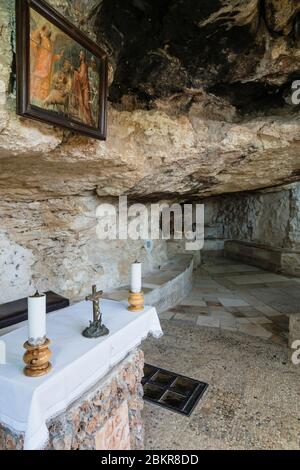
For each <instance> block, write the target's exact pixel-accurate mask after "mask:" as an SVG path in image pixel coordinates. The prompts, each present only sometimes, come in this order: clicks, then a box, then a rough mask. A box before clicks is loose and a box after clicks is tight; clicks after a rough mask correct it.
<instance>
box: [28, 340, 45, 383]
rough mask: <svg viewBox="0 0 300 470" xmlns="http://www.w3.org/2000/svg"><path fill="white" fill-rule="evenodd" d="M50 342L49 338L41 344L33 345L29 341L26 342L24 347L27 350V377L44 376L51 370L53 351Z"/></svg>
mask: <svg viewBox="0 0 300 470" xmlns="http://www.w3.org/2000/svg"><path fill="white" fill-rule="evenodd" d="M49 344H50V341H49V339H47V340H46V341H45V343H44V344H41V345H40V346H31V345H30V344H29V343H28V342H26V343H25V344H24V348H25V349H26V350H27V351H26V353H25V354H24V357H23V359H24V362H25V364H26V367H25V369H24V374H25V375H26V376H27V377H42V376H43V375H46V374H48V373H49V372H50V371H51V369H52V365H51V364H50V362H49V359H50V357H51V356H52V352H51V351H50V349H49Z"/></svg>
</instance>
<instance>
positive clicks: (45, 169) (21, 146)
mask: <svg viewBox="0 0 300 470" xmlns="http://www.w3.org/2000/svg"><path fill="white" fill-rule="evenodd" d="M14 3H15V2H14V0H7V1H2V2H1V3H0V263H1V264H0V269H1V273H0V285H1V290H0V303H1V302H5V301H9V300H13V299H16V298H19V297H21V296H25V295H28V293H29V292H30V291H31V290H32V289H33V287H34V286H35V285H36V283H37V281H39V284H38V286H39V287H40V288H41V289H53V290H55V291H57V292H58V293H62V294H64V295H66V296H68V297H70V298H71V299H72V300H76V299H77V298H82V296H83V295H84V294H85V293H86V292H87V290H89V289H90V285H91V283H93V282H97V283H98V285H99V287H102V288H104V289H109V288H112V287H114V286H116V285H120V284H122V283H126V282H127V272H128V265H129V263H130V262H131V261H132V260H134V259H135V258H136V257H138V258H140V259H142V260H143V261H144V268H145V271H147V270H149V269H150V268H151V267H156V266H157V265H158V264H161V262H162V261H163V260H164V259H165V258H166V249H165V244H164V243H162V242H159V243H155V244H154V250H153V252H152V253H147V252H146V251H145V249H144V246H143V242H129V243H127V242H126V241H122V242H118V241H116V242H107V243H105V242H99V240H97V238H96V232H95V227H96V224H97V220H96V216H95V208H96V207H97V205H98V204H99V203H101V201H104V200H106V199H105V198H107V197H118V196H119V195H124V194H126V195H128V196H129V197H130V198H132V199H134V200H139V201H145V200H146V201H150V200H155V201H157V200H159V199H168V198H172V199H178V200H181V201H183V200H186V199H187V198H188V200H189V201H190V200H196V199H197V198H199V197H206V196H211V195H218V194H223V193H228V192H234V191H245V190H251V189H257V188H262V187H270V186H272V185H274V184H279V183H280V182H284V181H293V180H294V179H297V178H298V171H299V168H300V159H299V155H300V152H299V130H300V121H299V116H298V115H297V114H296V113H294V112H293V109H292V108H289V109H287V110H282V112H280V113H278V114H276V113H277V111H273V110H268V113H267V114H264V113H263V112H260V113H259V114H258V115H253V114H252V115H245V116H240V114H239V112H238V110H237V109H236V108H235V106H234V105H232V104H230V103H229V102H228V100H225V99H223V98H222V97H221V96H215V95H214V94H213V93H208V92H207V91H206V89H205V87H204V85H205V83H204V82H205V80H204V79H203V80H204V81H203V80H199V79H198V78H197V80H191V82H190V84H189V86H188V87H187V86H184V87H183V88H180V89H179V90H178V93H175V94H174V93H173V91H172V94H171V95H170V93H169V92H168V93H167V92H166V93H165V94H164V93H162V94H161V96H160V97H159V99H155V98H153V99H152V98H151V100H152V101H151V106H150V107H149V108H147V106H145V105H140V104H139V102H138V100H137V99H136V97H133V96H131V94H130V90H128V95H126V94H125V95H124V96H123V97H122V99H121V100H120V102H119V103H115V102H113V101H112V102H110V104H109V116H108V139H107V141H106V142H98V141H95V140H91V139H88V138H86V137H82V136H79V135H73V134H72V133H70V132H67V131H64V130H62V129H59V128H54V127H53V126H50V125H47V124H43V123H37V122H33V121H31V120H27V119H22V118H19V117H18V116H17V115H16V81H15V78H16V76H15V74H16V69H15V13H14ZM50 3H51V4H52V5H53V6H54V7H56V8H58V9H59V10H60V11H61V12H62V13H63V14H64V15H66V16H67V17H68V18H70V19H71V20H72V21H73V22H74V23H75V24H76V25H77V26H79V27H80V28H82V29H83V30H85V31H86V32H87V33H88V34H90V35H91V37H93V38H95V37H96V36H97V34H96V32H95V31H96V29H95V28H96V26H97V25H96V23H95V22H96V20H97V21H98V20H99V15H100V17H101V18H102V16H101V15H105V14H106V13H107V10H105V9H104V10H103V11H102V10H101V5H102V4H104V3H105V4H106V7H108V6H109V2H100V1H98V0H93V1H87V0H78V1H76V2H75V1H73V0H51V1H50ZM178 3H180V2H178ZM97 5H98V6H100V7H99V8H100V10H99V9H97ZM134 8H136V7H134ZM191 11H193V9H191ZM105 12H106V13H105ZM134 12H135V10H134V11H133V14H134ZM195 12H196V10H195ZM195 14H196V13H195ZM197 14H202V13H201V12H198V10H197ZM82 18H84V21H82ZM101 18H100V19H101ZM102 19H103V18H102ZM104 19H105V18H104ZM251 21H252V20H251ZM106 23H107V27H108V31H107V32H108V33H110V32H111V29H112V26H111V24H110V22H109V20H107V21H106ZM125 26H126V25H125ZM226 28H227V27H226ZM226 30H228V28H227V29H225V31H224V34H226ZM114 31H115V32H116V37H119V36H122V32H118V31H116V30H114ZM102 33H103V31H102ZM104 33H105V31H104ZM265 34H267V33H265ZM102 36H103V34H102ZM104 36H105V34H104ZM125 39H126V38H125ZM268 40H269V39H268ZM278 40H280V38H279V39H278ZM255 41H256V39H255ZM282 41H283V42H282V44H281V43H280V44H281V46H282V47H279V45H280V44H279V43H278V41H277V39H276V38H275V39H274V40H273V39H272V41H270V48H269V49H268V51H269V52H268V53H270V54H271V53H273V52H274V54H275V52H276V54H277V55H276V61H275V62H276V64H275V65H276V67H275V69H274V70H273V72H274V73H273V72H272V73H273V75H272V76H274V77H275V76H277V78H278V84H279V85H281V84H282V83H284V81H285V77H286V75H289V74H290V73H291V71H292V70H294V69H295V68H296V67H297V61H296V56H297V54H298V52H297V50H296V49H295V48H294V47H292V48H291V49H289V41H288V40H287V39H286V38H285V39H282ZM124 44H125V45H126V40H125V41H124ZM103 45H104V46H105V44H103ZM211 45H212V46H213V47H215V43H213V44H211ZM209 47H210V46H209ZM260 49H261V48H260ZM110 52H111V54H110V62H111V75H110V80H111V81H113V79H114V76H113V71H114V67H113V66H114V65H115V64H114V61H115V60H116V57H117V55H118V54H114V51H110ZM251 54H252V53H251ZM253 54H254V53H253ZM253 54H252V55H253ZM198 55H199V54H198V49H197V56H198ZM208 55H209V54H208ZM252 55H250V56H249V60H250V59H251V60H252ZM156 56H157V57H160V60H162V61H164V60H166V61H167V62H168V63H170V64H172V63H173V62H174V60H175V59H176V58H175V59H174V58H173V59H174V60H173V59H172V60H171V58H170V57H171V56H170V54H169V53H168V52H167V50H166V51H162V50H161V49H160V48H159V49H158V51H157V55H156ZM119 57H121V58H122V55H121V54H120V55H119ZM235 57H236V56H235ZM245 57H246V56H245ZM236 58H237V59H238V57H236ZM120 60H121V59H120ZM176 60H177V59H176ZM176 60H175V62H176ZM175 62H174V63H175ZM177 62H178V60H177ZM280 63H284V64H286V68H284V67H283V66H280ZM251 64H252V63H251ZM253 64H254V65H253ZM253 64H252V65H253V67H252V65H251V67H250V68H251V70H252V71H253V74H254V75H251V74H250V75H251V76H249V77H248V78H249V79H250V81H251V83H252V81H253V80H260V77H265V76H266V74H267V75H268V74H269V67H270V66H271V65H272V64H273V65H274V61H273V60H271V59H270V57H263V58H261V57H259V58H257V60H255V61H254V63H253ZM266 64H267V65H266ZM180 67H183V65H181V66H180ZM242 68H243V67H242ZM158 69H159V70H161V68H160V67H158ZM207 69H208V68H207V67H204V69H203V70H207ZM230 69H231V70H234V67H231V68H230ZM174 70H176V69H174ZM199 70H200V69H199ZM210 70H211V71H212V72H213V71H214V70H216V67H215V66H214V64H212V67H210ZM220 70H221V69H220ZM247 70H248V69H247V68H246V67H245V68H243V75H242V79H243V81H245V80H246V79H247V76H246V75H247V73H248V72H247ZM200 71H201V70H200ZM239 73H241V71H240V72H239ZM249 73H250V72H249ZM251 73H252V72H251ZM188 74H189V71H188V70H187V71H185V72H184V75H185V76H187V77H188ZM175 76H176V71H175V72H174V73H173V75H172V74H171V75H170V74H166V78H168V77H171V78H172V77H173V78H172V79H174V77H175ZM171 78H170V80H171ZM204 78H205V77H204ZM206 78H207V77H206ZM233 78H234V80H240V79H241V78H240V77H239V76H236V77H233ZM274 80H275V78H274ZM159 82H160V83H161V87H162V89H163V87H164V86H165V85H168V90H169V89H172V90H173V87H171V88H170V83H169V82H168V80H167V79H166V81H165V80H161V79H160V80H159ZM276 83H277V82H276ZM210 84H212V83H210ZM147 90H148V89H147ZM147 90H146V91H147ZM149 90H150V88H149ZM149 90H148V91H149ZM150 91H151V90H150ZM151 93H152V92H151ZM283 162H284V164H283ZM251 201H252V200H251V198H250V199H249V201H248V202H249V204H248V206H247V207H248V209H249V214H248V215H247V210H246V209H245V208H242V207H241V206H239V207H240V209H236V210H235V211H234V214H239V216H240V215H241V216H242V218H243V220H245V223H244V224H242V227H241V228H239V227H238V226H236V227H235V228H231V229H229V228H228V227H229V225H230V226H233V225H234V224H228V223H227V222H230V217H231V214H230V213H228V215H227V216H226V217H228V220H225V218H224V219H223V218H222V216H221V215H218V220H220V225H221V226H224V227H226V230H233V233H226V234H225V236H226V237H227V236H235V232H238V233H237V235H238V236H243V237H248V236H251V237H252V238H257V239H263V238H264V233H265V238H268V236H269V235H272V236H273V234H274V236H275V238H274V243H278V244H282V243H283V240H284V239H286V236H287V235H286V234H284V226H285V221H286V219H287V218H286V213H285V209H284V207H285V204H286V205H287V204H288V202H287V200H286V199H284V200H282V201H281V202H280V204H282V206H280V207H281V211H280V212H279V213H280V214H281V215H282V217H283V218H282V220H281V221H280V223H279V225H280V230H279V231H277V229H275V227H277V222H276V220H279V215H278V208H276V210H274V211H273V215H274V217H275V219H276V220H274V221H273V222H269V225H270V226H269V227H267V230H265V228H266V222H265V216H261V217H259V218H258V219H257V222H255V221H254V214H255V213H257V212H258V209H259V207H260V203H259V202H255V203H252V202H251ZM224 210H225V209H224ZM225 212H226V211H225ZM229 212H230V210H229ZM290 212H291V213H293V214H294V215H293V216H291V217H290V218H289V226H290V228H289V235H288V236H289V237H290V239H289V243H294V244H296V243H298V242H297V240H298V238H299V237H298V235H297V220H298V219H297V217H298V215H297V212H298V209H297V204H296V205H295V206H293V203H292V202H291V201H290ZM226 213H227V212H226ZM232 216H233V214H232ZM258 221H259V222H262V223H263V224H264V227H265V228H264V227H263V228H259V223H258ZM218 223H219V222H218ZM222 224H223V225H222ZM249 224H250V225H249ZM272 224H273V225H274V230H273V229H272ZM248 225H249V227H248ZM250 232H251V234H250ZM275 232H276V233H275ZM293 237H294V238H293ZM297 237H298V238H297Z"/></svg>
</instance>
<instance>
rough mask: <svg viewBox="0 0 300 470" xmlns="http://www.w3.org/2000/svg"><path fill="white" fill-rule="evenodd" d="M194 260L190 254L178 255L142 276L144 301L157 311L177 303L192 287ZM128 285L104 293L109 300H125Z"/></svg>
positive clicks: (162, 310)
mask: <svg viewBox="0 0 300 470" xmlns="http://www.w3.org/2000/svg"><path fill="white" fill-rule="evenodd" d="M193 267H194V260H193V256H192V255H178V256H176V257H174V258H173V259H171V260H169V261H168V262H167V263H165V264H163V265H162V266H161V267H160V269H158V270H155V271H152V272H151V273H148V274H146V275H145V276H144V277H143V290H144V293H145V303H146V304H147V305H153V307H155V308H156V310H157V311H158V313H161V312H164V311H166V310H168V309H169V308H172V307H174V306H175V305H177V304H178V303H179V302H180V301H181V300H182V299H184V298H185V297H186V296H187V294H188V293H189V292H190V290H191V289H192V276H193ZM128 290H129V286H123V287H120V288H119V289H115V290H113V291H111V292H108V293H106V294H105V295H104V297H105V298H107V299H111V300H119V301H124V302H126V301H127V298H128Z"/></svg>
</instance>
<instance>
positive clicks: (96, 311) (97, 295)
mask: <svg viewBox="0 0 300 470" xmlns="http://www.w3.org/2000/svg"><path fill="white" fill-rule="evenodd" d="M102 295H103V291H102V290H99V291H98V292H97V287H96V286H93V287H92V294H90V295H88V296H86V298H85V300H87V301H90V302H93V318H94V323H95V322H97V321H100V322H101V320H102V318H101V317H102V314H101V311H100V305H99V303H100V300H101V298H102Z"/></svg>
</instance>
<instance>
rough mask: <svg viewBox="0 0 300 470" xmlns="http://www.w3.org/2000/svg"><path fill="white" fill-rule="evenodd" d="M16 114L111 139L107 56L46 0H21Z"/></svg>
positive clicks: (18, 10)
mask: <svg viewBox="0 0 300 470" xmlns="http://www.w3.org/2000/svg"><path fill="white" fill-rule="evenodd" d="M16 19H17V56H16V59H17V113H18V114H19V115H21V116H24V117H28V118H31V119H35V120H39V121H43V122H47V123H51V124H54V125H55V126H60V127H64V128H67V129H69V130H71V131H75V132H79V133H81V134H85V135H88V136H89V137H93V138H95V139H99V140H105V139H106V131H107V94H108V91H107V90H108V85H107V77H108V63H107V55H106V53H105V52H104V51H103V50H102V49H101V48H100V47H99V46H98V45H97V44H96V43H95V42H93V41H92V40H91V39H89V38H88V37H87V36H86V35H85V34H83V33H82V32H81V31H80V30H79V29H77V28H76V27H75V26H74V25H72V23H71V22H69V21H68V20H66V19H65V18H64V17H63V16H62V15H61V14H59V13H58V12H57V11H56V10H55V9H53V8H52V7H50V6H49V5H48V4H47V3H46V2H44V1H43V0H17V2H16Z"/></svg>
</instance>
